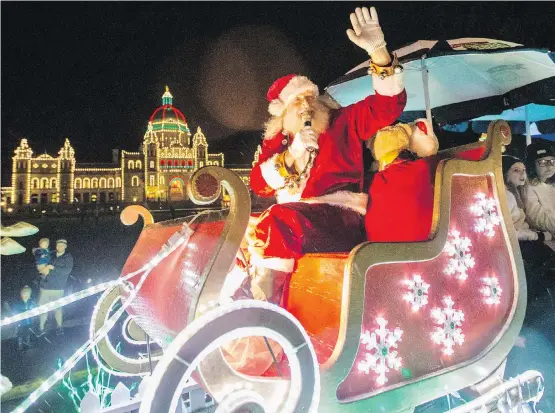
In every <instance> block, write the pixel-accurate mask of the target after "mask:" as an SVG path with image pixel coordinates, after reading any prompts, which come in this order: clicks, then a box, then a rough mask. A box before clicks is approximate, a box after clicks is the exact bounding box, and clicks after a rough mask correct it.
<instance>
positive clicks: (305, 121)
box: [301, 110, 312, 128]
mask: <svg viewBox="0 0 555 413" xmlns="http://www.w3.org/2000/svg"><path fill="white" fill-rule="evenodd" d="M301 118H302V120H303V124H304V127H305V128H309V127H311V126H312V117H311V116H310V112H309V111H308V110H305V111H304V112H303V113H302V114H301Z"/></svg>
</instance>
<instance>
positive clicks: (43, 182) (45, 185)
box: [40, 178, 49, 188]
mask: <svg viewBox="0 0 555 413" xmlns="http://www.w3.org/2000/svg"><path fill="white" fill-rule="evenodd" d="M40 187H41V188H49V185H48V178H41V179H40Z"/></svg>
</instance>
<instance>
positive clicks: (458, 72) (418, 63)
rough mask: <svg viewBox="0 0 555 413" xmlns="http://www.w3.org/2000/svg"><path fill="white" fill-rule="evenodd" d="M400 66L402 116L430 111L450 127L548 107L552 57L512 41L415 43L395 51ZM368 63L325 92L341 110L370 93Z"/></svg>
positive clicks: (553, 86) (553, 81)
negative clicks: (511, 110)
mask: <svg viewBox="0 0 555 413" xmlns="http://www.w3.org/2000/svg"><path fill="white" fill-rule="evenodd" d="M395 53H396V54H397V56H398V58H399V61H400V62H401V63H402V64H403V66H404V76H405V87H406V90H407V94H408V101H407V106H406V108H405V112H406V113H405V115H410V113H411V112H412V113H422V112H424V111H426V115H427V118H428V119H430V120H431V111H432V110H433V112H434V117H435V119H436V120H437V121H438V122H439V123H443V124H446V123H455V122H460V121H463V120H468V119H472V118H476V117H479V116H482V115H484V114H494V113H499V114H500V113H502V112H503V111H504V110H506V109H509V108H514V107H519V106H524V105H527V104H529V103H538V104H547V105H549V104H553V100H552V99H553V98H554V97H555V62H554V58H555V55H553V54H551V53H549V51H548V50H544V49H530V48H525V47H522V46H521V45H518V44H516V43H511V42H506V41H500V40H492V39H482V38H464V39H455V40H447V41H437V40H420V41H417V42H415V43H413V44H410V45H408V46H406V47H403V48H401V49H398V50H397V51H396V52H395ZM367 69H368V61H366V62H364V63H361V64H360V65H359V66H357V67H355V68H354V69H352V70H351V71H349V72H348V73H347V74H346V75H344V76H342V77H341V78H339V79H338V80H336V81H334V82H333V83H331V84H330V85H329V86H328V87H327V88H326V93H327V94H328V95H329V96H331V98H332V99H334V100H335V101H336V102H337V103H339V104H340V105H341V106H346V105H349V104H352V103H355V102H358V101H360V100H362V99H364V98H365V97H366V96H368V95H370V94H372V93H374V91H373V88H372V82H371V80H370V78H369V75H368V73H367Z"/></svg>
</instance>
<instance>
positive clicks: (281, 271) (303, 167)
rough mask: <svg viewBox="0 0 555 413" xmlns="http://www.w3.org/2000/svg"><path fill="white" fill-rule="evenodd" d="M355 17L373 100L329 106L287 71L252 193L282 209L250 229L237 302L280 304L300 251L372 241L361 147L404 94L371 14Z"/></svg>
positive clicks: (271, 93)
mask: <svg viewBox="0 0 555 413" xmlns="http://www.w3.org/2000/svg"><path fill="white" fill-rule="evenodd" d="M350 19H351V24H352V26H353V29H350V30H348V31H347V35H348V37H349V39H350V40H351V41H352V42H353V43H355V44H356V45H357V46H359V47H361V48H363V49H364V50H366V51H367V52H368V53H369V55H370V62H371V63H370V68H369V74H371V78H372V84H373V88H374V91H375V94H373V95H370V96H368V97H366V98H365V99H363V100H361V101H359V102H357V103H355V104H352V105H349V106H347V107H343V108H332V105H331V104H330V103H329V102H326V101H325V100H324V99H323V98H322V97H320V95H319V89H318V87H317V86H316V85H315V84H314V83H313V82H312V81H310V80H309V79H308V78H307V77H305V76H301V75H297V74H290V75H287V76H283V77H281V78H279V79H277V80H276V81H275V82H274V83H273V84H272V85H271V86H270V88H269V90H268V93H267V96H266V97H267V100H268V101H269V107H268V111H269V113H270V114H271V118H270V119H269V120H268V121H267V122H266V125H265V131H264V136H263V143H262V151H261V153H260V156H259V159H258V162H257V163H256V164H255V165H254V167H253V169H252V171H251V174H250V186H251V189H252V190H253V191H254V192H255V193H256V194H257V195H259V196H262V197H275V198H276V200H277V204H276V205H272V206H271V207H270V208H269V209H267V210H266V211H265V212H264V213H262V215H260V217H259V218H258V219H257V221H256V223H255V225H254V226H253V227H251V228H250V229H249V230H248V231H247V235H246V240H247V244H248V248H247V251H248V252H247V261H249V262H248V263H245V264H246V266H248V267H249V268H250V271H249V274H250V275H251V277H247V278H246V279H245V282H244V283H243V286H242V288H240V289H239V290H237V292H238V295H236V296H235V298H244V296H243V295H242V294H243V293H245V292H246V296H247V297H250V298H256V299H262V300H267V301H270V302H272V303H274V304H278V305H279V304H280V302H281V296H282V291H283V287H284V284H285V280H286V279H287V277H288V275H289V274H290V273H292V272H293V271H294V268H295V265H296V261H297V259H298V258H299V257H300V256H301V255H302V254H305V253H308V252H332V251H350V250H351V249H352V248H353V247H355V246H356V245H358V244H359V243H361V242H364V241H365V240H366V237H365V233H364V214H365V213H366V207H367V203H368V196H367V194H366V193H364V192H363V186H362V185H363V176H364V166H363V142H365V141H368V140H369V139H371V138H372V137H373V136H374V135H375V134H376V132H377V131H378V130H380V129H381V128H383V127H385V126H389V125H391V124H392V123H393V122H394V121H395V120H396V119H397V118H398V117H399V116H400V115H401V113H402V112H403V109H404V108H405V105H406V99H407V95H406V92H405V90H404V86H403V77H402V67H401V66H400V65H398V62H397V60H396V58H395V57H394V56H391V55H390V54H389V53H388V51H387V48H386V42H385V40H384V34H383V32H382V29H381V28H380V25H379V21H378V15H377V13H376V10H375V8H373V7H372V8H371V9H370V10H368V8H366V7H364V8H362V9H361V8H357V9H356V10H355V13H351V15H350Z"/></svg>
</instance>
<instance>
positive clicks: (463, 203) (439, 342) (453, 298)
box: [337, 175, 517, 401]
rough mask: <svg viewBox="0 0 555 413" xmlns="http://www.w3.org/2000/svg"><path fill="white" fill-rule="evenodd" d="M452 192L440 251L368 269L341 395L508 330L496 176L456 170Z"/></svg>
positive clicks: (439, 366)
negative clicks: (356, 338) (355, 344)
mask: <svg viewBox="0 0 555 413" xmlns="http://www.w3.org/2000/svg"><path fill="white" fill-rule="evenodd" d="M451 191H452V192H451V201H452V202H451V211H450V215H451V219H450V228H449V236H448V238H447V242H446V244H445V248H444V249H443V251H442V252H441V253H440V254H439V255H438V256H436V257H435V258H433V259H430V260H426V261H421V262H404V263H403V262H401V263H387V264H379V265H375V266H373V267H371V268H369V269H368V271H367V273H366V283H365V287H364V289H365V291H364V315H363V321H362V331H363V334H362V335H361V339H360V343H359V347H358V352H357V356H356V359H355V362H354V365H353V367H352V369H351V371H350V372H349V375H348V376H347V378H346V379H345V381H344V382H343V383H341V385H340V386H339V388H338V390H337V397H338V399H339V400H345V401H346V400H354V399H359V398H367V397H371V396H372V395H373V394H375V393H377V392H380V391H382V389H384V388H388V387H390V386H396V385H399V384H402V383H405V382H407V381H410V380H414V379H419V378H424V377H426V376H428V375H431V374H434V373H437V372H439V371H441V370H444V369H448V368H449V367H452V366H456V365H458V364H461V363H464V362H465V361H468V360H472V359H474V358H476V357H477V356H478V355H479V354H480V353H481V352H482V351H484V350H485V349H486V348H487V347H489V346H490V344H492V343H493V342H494V341H495V340H496V337H497V336H498V335H499V334H500V333H501V332H502V331H503V329H504V327H505V325H506V323H507V320H508V319H509V317H510V316H511V314H512V311H513V307H514V306H513V305H514V297H515V280H516V279H517V277H516V274H515V270H514V268H513V265H512V262H513V260H512V258H511V256H510V254H509V248H510V245H509V244H508V241H507V240H506V237H505V236H504V234H503V228H502V226H501V217H500V207H499V204H498V202H497V200H496V198H495V196H494V194H493V187H492V179H491V177H490V176H487V175H481V176H464V175H455V176H453V178H452V187H451Z"/></svg>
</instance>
